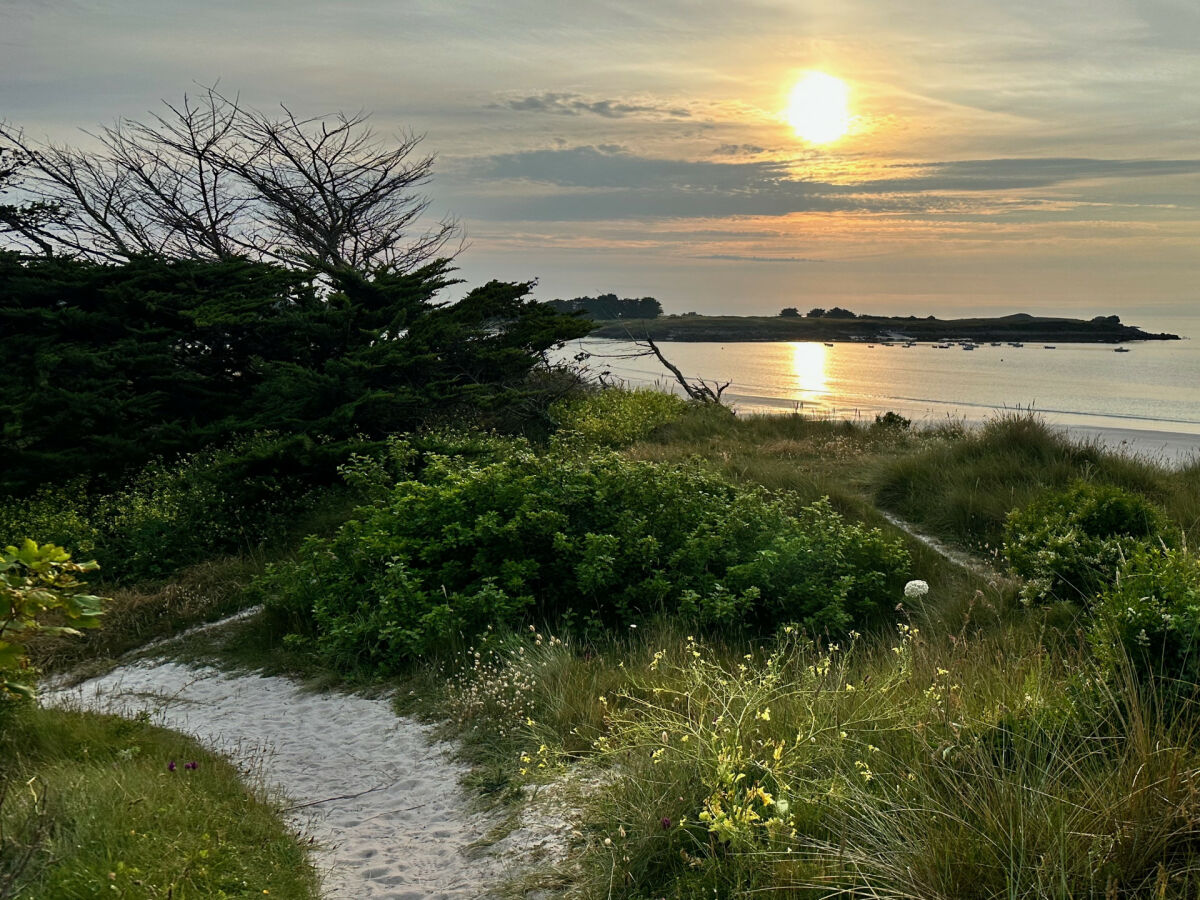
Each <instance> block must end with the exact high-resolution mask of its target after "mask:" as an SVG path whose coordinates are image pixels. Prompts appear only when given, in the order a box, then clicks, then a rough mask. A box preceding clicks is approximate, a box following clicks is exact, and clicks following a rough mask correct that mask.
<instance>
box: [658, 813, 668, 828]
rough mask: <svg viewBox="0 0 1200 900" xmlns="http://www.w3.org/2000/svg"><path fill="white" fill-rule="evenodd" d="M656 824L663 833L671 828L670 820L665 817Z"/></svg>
mask: <svg viewBox="0 0 1200 900" xmlns="http://www.w3.org/2000/svg"><path fill="white" fill-rule="evenodd" d="M658 824H659V825H661V826H662V827H663V831H666V830H667V829H668V828H670V827H671V820H670V819H668V818H667V817H666V816H663V817H662V818H661V819H659V820H658Z"/></svg>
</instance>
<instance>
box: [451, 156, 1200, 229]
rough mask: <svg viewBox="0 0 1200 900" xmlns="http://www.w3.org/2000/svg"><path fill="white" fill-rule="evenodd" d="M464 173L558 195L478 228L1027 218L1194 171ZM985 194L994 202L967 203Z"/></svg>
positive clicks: (553, 162) (503, 199) (1170, 164)
mask: <svg viewBox="0 0 1200 900" xmlns="http://www.w3.org/2000/svg"><path fill="white" fill-rule="evenodd" d="M469 169H470V170H472V171H473V174H474V175H475V177H476V178H479V179H482V180H485V181H489V182H505V181H509V182H534V183H537V184H541V185H548V186H552V187H554V188H560V189H561V190H559V191H549V192H547V191H544V190H543V191H537V192H529V191H519V192H518V191H515V190H514V191H507V192H500V193H499V194H496V193H493V195H492V196H491V197H490V198H489V199H487V200H485V201H483V206H482V209H481V210H480V211H479V212H478V214H481V215H486V216H487V217H489V218H491V217H500V218H511V219H531V220H561V221H569V220H572V219H589V220H596V219H605V218H614V219H620V218H674V217H722V216H746V215H751V216H752V215H764V216H777V215H788V214H791V213H798V212H837V211H872V212H885V213H900V212H903V213H911V214H938V215H946V214H959V215H962V214H966V215H970V214H982V213H984V212H987V213H989V214H994V213H996V212H997V211H1004V212H1006V213H1011V214H1023V215H1036V214H1037V207H1038V199H1039V198H1038V197H1036V196H1034V194H1035V193H1036V192H1038V191H1041V190H1044V189H1046V188H1052V187H1057V186H1063V185H1071V187H1072V191H1073V194H1074V195H1075V196H1076V199H1078V200H1081V201H1086V200H1087V195H1088V192H1089V191H1094V190H1098V188H1097V187H1096V186H1095V185H1091V184H1089V183H1090V182H1096V181H1106V182H1108V183H1115V182H1117V181H1124V182H1125V183H1126V184H1129V183H1130V182H1131V181H1133V180H1138V179H1147V180H1148V179H1154V178H1161V177H1164V176H1172V175H1196V174H1200V159H1174V160H1123V159H1090V158H1054V157H1047V158H1028V159H976V160H960V161H947V162H933V163H924V164H912V165H910V164H902V165H895V166H892V167H890V168H889V169H888V170H886V172H887V173H888V174H887V175H885V177H882V178H879V177H876V178H871V179H865V180H863V181H859V182H853V181H839V182H837V183H834V182H829V181H820V180H812V179H805V178H802V177H797V176H796V175H795V174H794V172H793V170H792V168H791V167H790V166H789V164H788V162H787V161H780V160H746V161H739V160H731V161H728V162H725V161H720V162H714V161H705V160H684V159H663V158H658V157H648V156H642V155H639V154H636V153H633V152H629V151H628V150H625V149H623V148H620V147H616V146H611V145H601V146H592V145H586V146H577V147H565V148H558V149H545V150H529V151H523V152H519V153H505V154H496V155H493V156H489V157H484V158H481V159H477V160H475V161H474V162H473V164H472V165H471V166H470V167H469ZM891 173H895V174H894V175H892V174H891ZM1147 189H1148V190H1149V189H1150V188H1147ZM986 192H996V193H1000V192H1003V193H1004V196H999V197H998V196H991V197H989V198H988V200H987V201H983V200H980V199H978V198H976V199H971V198H972V196H973V195H979V194H984V193H986ZM1022 192H1025V193H1024V194H1023V193H1022ZM1135 193H1136V191H1135ZM1189 199H1190V200H1191V201H1192V202H1195V200H1196V197H1195V195H1194V193H1193V195H1192V196H1191V197H1190V198H1189V197H1188V195H1186V194H1184V195H1183V196H1181V197H1180V201H1181V202H1183V203H1187V202H1188V201H1189ZM1080 215H1086V213H1084V212H1080Z"/></svg>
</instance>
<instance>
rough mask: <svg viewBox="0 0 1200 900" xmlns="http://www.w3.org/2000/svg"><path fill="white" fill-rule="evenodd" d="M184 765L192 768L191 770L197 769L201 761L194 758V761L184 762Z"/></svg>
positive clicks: (186, 767)
mask: <svg viewBox="0 0 1200 900" xmlns="http://www.w3.org/2000/svg"><path fill="white" fill-rule="evenodd" d="M183 767H184V768H185V769H191V770H193V771H195V770H196V769H198V768H200V763H198V762H196V761H195V760H193V761H192V762H186V763H184V764H183Z"/></svg>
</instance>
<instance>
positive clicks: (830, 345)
mask: <svg viewBox="0 0 1200 900" xmlns="http://www.w3.org/2000/svg"><path fill="white" fill-rule="evenodd" d="M825 346H826V347H832V346H833V344H831V343H829V341H826V342H825Z"/></svg>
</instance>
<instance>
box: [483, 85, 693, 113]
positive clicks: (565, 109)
mask: <svg viewBox="0 0 1200 900" xmlns="http://www.w3.org/2000/svg"><path fill="white" fill-rule="evenodd" d="M497 106H498V104H493V108H496V107H497ZM505 106H506V107H507V108H508V109H514V110H517V111H518V112H537V113H551V114H553V115H559V116H580V115H586V114H591V115H595V116H600V117H602V118H605V119H623V118H625V117H626V116H636V115H662V116H668V117H670V118H675V119H686V118H689V117H690V116H691V115H692V114H691V112H690V111H689V110H686V109H683V108H682V107H669V106H660V105H655V104H648V103H631V102H628V101H625V100H588V99H585V98H584V97H581V96H580V95H579V94H561V93H553V92H547V93H544V94H534V95H530V96H528V97H520V98H517V99H514V100H509V101H508V102H507V103H506V104H505Z"/></svg>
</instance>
